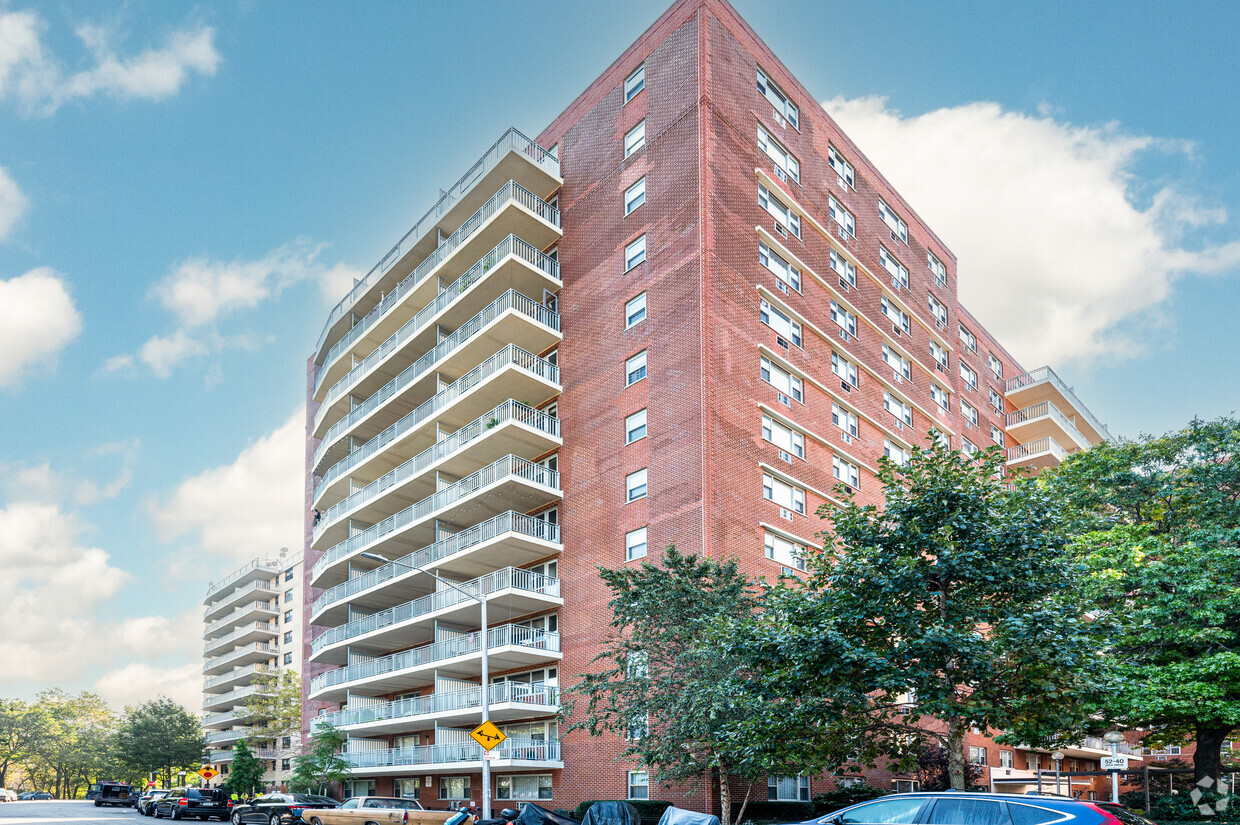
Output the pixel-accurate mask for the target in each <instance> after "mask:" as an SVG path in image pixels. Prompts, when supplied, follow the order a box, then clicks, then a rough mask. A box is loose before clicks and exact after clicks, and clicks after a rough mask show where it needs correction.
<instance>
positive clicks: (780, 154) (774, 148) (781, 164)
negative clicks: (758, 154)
mask: <svg viewBox="0 0 1240 825" xmlns="http://www.w3.org/2000/svg"><path fill="white" fill-rule="evenodd" d="M758 148H759V149H761V150H762V151H763V152H765V153H766V156H767V157H768V158H770V159H771V161H772V162H773V163H774V164H775V174H776V176H778V177H780V178H782V179H783V180H788V179H789V178H791V179H792V180H794V181H796V182H797V183H800V182H801V164H800V163H799V162H798V161H797V159H796V156H795V155H793V154H792V153H791V152H789V151H788V150H787V149H785V148H784V147H783V145H782V144H781V143H780V142H779V141H778V140H776V139H775V138H773V137H771V134H770V133H769V132H768V131H766V130H765V129H763V128H762V127H761V126H759V127H758Z"/></svg>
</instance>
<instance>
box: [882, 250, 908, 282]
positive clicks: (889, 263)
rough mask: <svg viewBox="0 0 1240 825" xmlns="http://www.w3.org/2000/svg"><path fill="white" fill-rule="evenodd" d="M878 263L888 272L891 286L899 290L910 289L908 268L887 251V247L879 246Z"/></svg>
mask: <svg viewBox="0 0 1240 825" xmlns="http://www.w3.org/2000/svg"><path fill="white" fill-rule="evenodd" d="M878 262H879V263H881V264H882V265H883V269H885V270H887V274H888V275H890V276H891V285H892V286H894V287H896V288H897V289H899V288H901V287H903V288H904V289H908V268H907V267H906V266H904V264H902V263H900V261H899V260H898V259H897V258H896V256H895V255H892V254H891V253H890V252H888V251H887V247H885V246H883V245H881V244H880V245H879V247H878Z"/></svg>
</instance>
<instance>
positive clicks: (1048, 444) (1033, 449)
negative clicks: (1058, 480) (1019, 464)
mask: <svg viewBox="0 0 1240 825" xmlns="http://www.w3.org/2000/svg"><path fill="white" fill-rule="evenodd" d="M1042 453H1050V454H1051V455H1053V456H1055V458H1056V459H1057V460H1059V461H1063V460H1064V458H1066V457H1067V453H1066V452H1064V449H1063V447H1060V446H1059V442H1058V441H1056V440H1055V439H1053V438H1051V437H1050V436H1047V437H1045V438H1038V439H1035V440H1033V441H1030V442H1029V443H1027V444H1017V445H1016V446H1015V447H1008V451H1007V460H1008V463H1009V464H1010V463H1011V462H1013V461H1023V460H1025V459H1027V458H1032V457H1033V456H1036V455H1040V454H1042Z"/></svg>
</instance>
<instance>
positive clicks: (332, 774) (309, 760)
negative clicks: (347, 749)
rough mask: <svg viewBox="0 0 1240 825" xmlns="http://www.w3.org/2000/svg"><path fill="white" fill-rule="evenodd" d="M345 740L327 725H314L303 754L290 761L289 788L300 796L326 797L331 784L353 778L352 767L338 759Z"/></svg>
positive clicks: (341, 758)
mask: <svg viewBox="0 0 1240 825" xmlns="http://www.w3.org/2000/svg"><path fill="white" fill-rule="evenodd" d="M346 741H348V737H346V736H345V734H344V733H343V732H342V731H340V730H339V729H337V728H335V727H332V726H331V725H322V724H319V725H314V728H313V730H312V731H311V733H310V743H309V747H308V748H307V750H306V752H305V753H304V754H302V755H301V756H295V757H293V773H292V775H291V776H289V779H288V784H289V787H290V788H292V789H293V790H294V791H298V792H302V793H326V792H327V789H328V786H330V785H331V783H333V782H345V781H347V780H348V779H350V778H351V777H352V776H353V766H352V765H351V764H349V762H348V760H346V759H345V758H344V757H343V756H341V755H340V749H341V748H342V747H344V744H345V742H346Z"/></svg>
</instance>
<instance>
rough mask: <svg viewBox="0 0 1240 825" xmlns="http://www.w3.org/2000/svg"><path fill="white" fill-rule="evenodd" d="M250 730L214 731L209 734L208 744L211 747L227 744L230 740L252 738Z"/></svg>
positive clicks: (230, 729)
mask: <svg viewBox="0 0 1240 825" xmlns="http://www.w3.org/2000/svg"><path fill="white" fill-rule="evenodd" d="M250 735H251V734H250V729H249V728H245V727H242V728H229V729H228V730H213V731H210V732H209V733H207V744H208V745H211V744H214V743H216V742H226V741H228V740H229V739H248V738H249V737H250Z"/></svg>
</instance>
